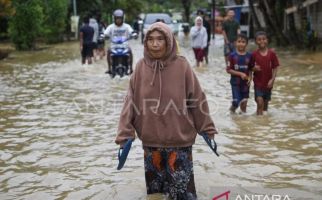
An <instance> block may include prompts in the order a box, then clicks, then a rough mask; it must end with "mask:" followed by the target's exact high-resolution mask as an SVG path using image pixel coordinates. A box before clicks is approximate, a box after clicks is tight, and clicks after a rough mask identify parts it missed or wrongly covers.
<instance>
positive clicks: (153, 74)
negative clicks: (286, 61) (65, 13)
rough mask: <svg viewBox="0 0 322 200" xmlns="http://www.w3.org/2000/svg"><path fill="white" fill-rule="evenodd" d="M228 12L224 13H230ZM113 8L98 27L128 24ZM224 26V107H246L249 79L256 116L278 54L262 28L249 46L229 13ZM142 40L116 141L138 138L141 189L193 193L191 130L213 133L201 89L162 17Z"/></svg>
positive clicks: (199, 51) (201, 30)
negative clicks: (228, 92) (111, 20)
mask: <svg viewBox="0 0 322 200" xmlns="http://www.w3.org/2000/svg"><path fill="white" fill-rule="evenodd" d="M232 12H233V11H228V14H230V15H233V13H232ZM117 14H120V13H115V15H114V17H115V25H113V27H107V29H106V30H105V31H104V34H107V35H108V34H114V33H117V34H123V33H124V34H128V33H129V32H130V31H131V28H130V27H128V25H126V24H125V23H122V25H119V24H118V22H117V20H118V16H117ZM122 14H124V13H122ZM121 19H122V18H121ZM85 20H86V18H85ZM84 22H85V25H84V28H82V29H81V32H82V31H83V29H86V22H87V21H84ZM122 22H123V20H122ZM203 23H204V22H203V18H202V16H197V17H196V19H195V25H194V26H193V27H192V28H191V31H190V36H191V39H192V48H193V51H194V54H195V58H196V61H197V66H200V64H201V62H202V61H203V60H202V59H204V58H206V62H208V59H207V55H208V50H207V48H208V46H209V40H208V36H209V34H208V33H207V30H206V28H205V27H204V26H203ZM88 26H89V25H88ZM87 29H88V28H87ZM223 30H224V33H223V35H224V38H225V56H227V58H226V64H227V65H226V66H227V69H226V70H227V72H228V73H229V74H230V75H231V79H230V83H231V88H232V97H233V99H232V105H231V107H230V110H231V111H232V112H235V111H236V109H237V108H238V107H240V109H241V111H242V112H246V106H247V99H248V97H249V88H250V83H251V81H252V80H253V82H254V89H255V100H256V103H257V114H258V115H262V114H263V112H264V111H266V110H267V109H268V102H269V101H270V99H271V91H272V88H273V85H274V80H275V78H276V73H277V67H278V66H279V61H278V59H277V56H276V53H275V52H274V51H273V50H271V49H269V48H268V36H267V34H266V33H265V32H263V31H259V32H257V33H256V35H255V42H256V44H257V46H258V49H257V50H255V51H254V52H252V53H249V52H247V51H246V47H247V44H248V38H247V36H245V35H243V34H240V33H239V32H240V31H239V26H238V24H237V25H236V23H235V21H234V20H230V18H229V20H227V22H225V23H224V25H223ZM86 31H87V30H86ZM86 31H85V30H84V31H83V37H82V38H83V41H81V45H82V46H83V47H82V61H84V60H86V58H87V56H88V55H91V54H90V52H87V46H86V44H87V43H86V42H85V41H87V40H86ZM90 32H93V31H90ZM209 37H210V36H209ZM143 45H144V52H143V58H141V59H139V60H138V62H137V63H136V66H135V68H133V73H132V75H131V77H130V81H129V86H128V89H127V94H126V98H125V101H124V105H123V108H122V111H121V114H120V120H119V124H118V129H117V134H116V139H115V142H116V144H118V145H119V147H120V148H121V149H122V148H124V145H125V143H126V142H127V141H128V140H134V139H135V138H137V137H138V138H139V139H140V140H141V141H142V148H143V150H144V168H145V182H146V190H147V194H154V193H161V194H164V195H165V196H167V197H168V198H169V199H173V200H195V199H197V193H196V189H195V182H194V172H193V159H192V146H193V144H194V143H195V140H196V137H197V135H205V136H207V138H209V140H213V139H214V137H215V135H216V134H217V133H218V132H217V129H216V127H215V124H214V122H213V120H212V118H211V116H210V114H209V113H210V112H209V107H208V103H207V98H206V94H205V93H204V91H203V90H202V86H201V85H200V83H199V81H198V78H197V76H196V74H195V73H194V70H193V68H192V67H191V65H190V63H189V62H188V61H187V59H186V58H185V57H184V56H181V55H180V53H178V45H177V42H176V39H175V36H174V34H173V33H172V31H171V30H170V28H169V27H168V26H167V25H166V24H165V23H163V22H155V23H153V24H152V25H151V26H150V27H149V29H148V30H147V33H146V34H145V38H144V42H143ZM107 54H108V53H107ZM109 65H110V64H109ZM109 70H110V68H109Z"/></svg>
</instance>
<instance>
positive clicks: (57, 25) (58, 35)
mask: <svg viewBox="0 0 322 200" xmlns="http://www.w3.org/2000/svg"><path fill="white" fill-rule="evenodd" d="M67 9H68V2H67V1H66V0H47V1H45V3H44V14H45V15H44V16H45V18H44V24H43V33H44V38H45V40H46V42H47V43H57V42H62V41H63V39H64V38H63V33H64V31H65V27H66V18H67Z"/></svg>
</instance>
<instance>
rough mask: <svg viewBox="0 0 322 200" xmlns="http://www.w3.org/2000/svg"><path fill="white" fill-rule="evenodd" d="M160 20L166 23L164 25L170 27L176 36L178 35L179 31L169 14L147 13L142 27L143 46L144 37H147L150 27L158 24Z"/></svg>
mask: <svg viewBox="0 0 322 200" xmlns="http://www.w3.org/2000/svg"><path fill="white" fill-rule="evenodd" d="M158 20H162V21H164V23H165V24H167V25H168V26H169V27H170V29H171V30H172V32H173V33H174V34H177V33H178V29H177V28H176V27H175V24H174V23H173V21H172V18H171V17H170V15H169V14H167V13H147V14H146V15H145V17H144V20H143V25H142V35H141V41H142V44H143V39H144V36H145V34H146V32H147V30H148V28H149V27H150V25H151V24H153V23H154V22H156V21H158Z"/></svg>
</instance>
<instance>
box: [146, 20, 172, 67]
mask: <svg viewBox="0 0 322 200" xmlns="http://www.w3.org/2000/svg"><path fill="white" fill-rule="evenodd" d="M153 31H159V32H161V33H162V34H163V35H164V36H165V38H166V49H167V50H166V54H165V55H164V56H163V57H162V58H161V59H159V60H156V59H154V58H152V56H151V54H150V53H149V51H148V45H147V38H148V36H149V35H150V34H151V32H153ZM176 56H177V45H176V40H175V38H174V35H173V33H172V31H171V29H170V28H169V26H168V25H167V24H165V23H163V22H156V23H153V24H152V25H151V26H150V28H149V29H148V31H147V33H146V35H145V38H144V62H145V63H146V64H147V65H148V66H150V67H152V66H153V65H155V62H160V63H161V64H162V65H163V66H164V67H167V63H168V62H170V61H171V60H173V59H174V58H176Z"/></svg>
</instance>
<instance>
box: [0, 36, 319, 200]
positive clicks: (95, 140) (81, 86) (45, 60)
mask: <svg viewBox="0 0 322 200" xmlns="http://www.w3.org/2000/svg"><path fill="white" fill-rule="evenodd" d="M179 41H180V40H179ZM182 41H183V43H182ZM182 41H180V42H181V44H182V45H183V46H181V54H183V55H185V56H186V57H187V58H188V60H189V61H190V62H191V63H192V64H194V60H193V59H192V58H193V56H192V55H193V54H192V51H191V49H190V47H189V43H187V41H185V40H182ZM217 41H219V40H217ZM132 43H133V45H132V48H133V52H135V55H134V57H135V58H136V59H138V58H140V57H141V56H142V46H141V44H139V41H132ZM219 43H220V41H219ZM210 50H211V51H210V54H211V55H213V56H212V57H211V58H210V60H211V62H210V64H209V66H208V67H204V68H200V69H195V72H196V74H197V76H198V77H199V79H200V82H201V84H202V86H203V88H204V90H205V92H206V93H207V98H208V100H209V104H210V108H211V112H212V116H213V118H214V120H215V122H216V125H217V128H218V130H219V132H220V134H219V135H218V136H217V137H216V141H217V143H218V145H219V149H218V151H219V153H220V154H221V156H220V157H216V156H215V155H214V154H213V153H212V152H211V151H210V149H208V146H207V145H206V144H205V143H204V142H203V140H202V139H201V137H198V138H197V140H196V145H195V146H194V152H193V153H194V164H195V165H194V170H195V181H196V187H197V192H198V196H199V199H202V200H203V199H204V200H206V199H211V198H212V197H213V196H215V195H216V194H217V195H218V193H216V192H215V191H217V190H216V189H218V188H223V190H222V192H224V190H225V189H226V190H231V191H232V192H233V190H235V188H236V187H241V188H247V187H254V188H271V189H276V190H275V191H277V192H281V191H283V189H292V190H291V191H298V192H300V194H299V195H300V197H299V198H298V199H304V197H308V199H320V198H319V197H321V196H322V191H321V188H322V165H321V163H322V150H321V147H322V136H321V132H322V122H321V117H322V110H321V109H320V108H321V107H322V66H321V63H322V60H321V58H322V54H321V53H317V54H312V53H306V54H298V55H297V54H294V53H291V52H278V55H279V56H280V62H281V65H282V67H281V68H280V70H279V72H278V77H277V80H276V83H275V89H274V92H273V97H272V102H271V104H270V108H269V112H268V113H267V114H266V115H264V116H261V117H257V116H256V115H255V114H254V113H255V110H256V105H255V103H254V101H253V99H252V98H253V96H254V95H253V91H251V94H250V96H251V98H250V100H249V107H248V113H247V114H245V115H240V114H236V115H231V114H230V113H229V112H228V108H229V105H230V99H231V94H230V85H229V81H228V80H229V76H228V74H227V73H226V71H225V66H224V62H223V57H222V51H223V50H222V47H221V45H220V44H218V43H215V44H213V45H212V46H211V49H210ZM105 70H106V63H105V61H103V60H102V61H98V62H96V63H95V64H94V65H92V66H82V65H80V55H79V50H78V44H77V43H68V44H61V45H57V46H55V47H48V48H46V49H44V50H42V51H39V52H33V53H29V52H16V53H14V54H12V55H11V58H9V59H7V60H4V61H1V62H0V113H1V115H0V133H1V135H0V173H1V176H0V199H2V200H7V199H33V200H36V199H37V200H38V199H39V200H42V199H121V200H123V199H163V197H162V196H161V195H153V196H149V197H147V195H146V191H145V181H144V170H143V159H142V153H143V151H142V149H141V146H140V145H141V143H140V141H138V140H136V141H135V142H134V144H133V148H132V150H131V153H130V155H129V158H128V161H127V163H126V165H125V167H124V168H123V169H122V170H121V171H117V170H116V165H117V156H116V154H117V148H118V147H117V146H116V145H115V144H114V138H115V133H116V128H117V122H118V117H119V113H120V107H121V105H122V100H123V98H124V95H125V92H126V88H127V85H128V81H129V78H128V77H125V78H122V79H120V78H116V79H113V80H111V79H110V78H109V77H108V76H106V75H105V74H104V72H105ZM219 193H220V191H219ZM290 193H293V192H290Z"/></svg>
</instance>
